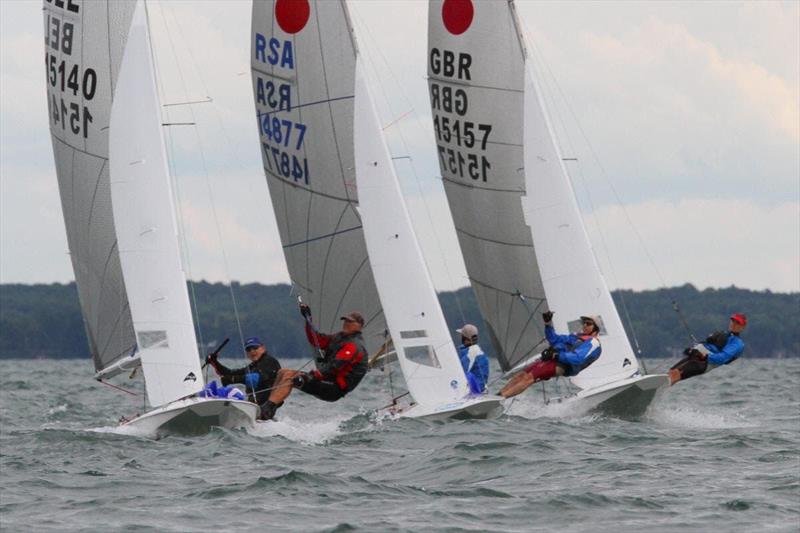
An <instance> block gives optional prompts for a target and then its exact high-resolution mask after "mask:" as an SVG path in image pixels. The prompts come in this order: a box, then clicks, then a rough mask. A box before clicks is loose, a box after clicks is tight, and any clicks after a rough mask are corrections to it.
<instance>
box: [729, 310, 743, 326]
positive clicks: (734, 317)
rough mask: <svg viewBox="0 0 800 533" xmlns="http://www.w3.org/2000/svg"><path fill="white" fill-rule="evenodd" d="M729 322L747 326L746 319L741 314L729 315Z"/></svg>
mask: <svg viewBox="0 0 800 533" xmlns="http://www.w3.org/2000/svg"><path fill="white" fill-rule="evenodd" d="M731 320H733V321H734V322H736V323H737V324H740V325H742V326H746V325H747V317H746V316H744V315H743V314H742V313H733V314H732V315H731Z"/></svg>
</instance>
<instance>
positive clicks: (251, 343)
mask: <svg viewBox="0 0 800 533" xmlns="http://www.w3.org/2000/svg"><path fill="white" fill-rule="evenodd" d="M262 344H264V343H263V342H261V339H259V338H258V337H250V338H249V339H247V340H246V341H244V349H245V350H246V349H248V348H253V347H255V346H261V345H262Z"/></svg>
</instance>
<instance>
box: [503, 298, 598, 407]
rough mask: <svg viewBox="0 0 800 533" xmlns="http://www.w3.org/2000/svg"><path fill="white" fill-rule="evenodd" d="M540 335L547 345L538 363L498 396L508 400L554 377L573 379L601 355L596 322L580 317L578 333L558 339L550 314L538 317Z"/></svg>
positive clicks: (516, 377) (517, 377)
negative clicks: (541, 332)
mask: <svg viewBox="0 0 800 533" xmlns="http://www.w3.org/2000/svg"><path fill="white" fill-rule="evenodd" d="M542 319H544V324H545V328H544V332H545V337H546V338H547V342H548V343H549V344H550V346H548V347H547V348H546V349H545V350H544V351H543V352H542V357H541V359H539V360H538V361H536V362H534V363H532V364H530V365H528V366H527V367H525V368H524V369H523V370H522V371H520V372H518V373H517V374H516V375H515V376H514V377H513V378H511V381H509V382H508V383H507V384H506V386H505V387H503V388H502V389H501V390H500V393H499V394H500V396H503V397H505V398H511V397H512V396H516V395H517V394H520V393H521V392H523V391H524V390H525V389H527V388H528V387H530V386H531V385H533V384H534V383H536V382H538V381H544V380H548V379H550V378H552V377H554V376H575V375H577V374H578V373H579V372H581V371H582V370H584V369H585V368H586V367H588V366H589V365H591V364H592V363H594V362H595V361H597V358H598V357H600V353H601V352H602V347H601V346H600V340H599V339H598V335H599V334H600V325H599V322H600V320H599V318H597V317H594V316H582V317H581V332H580V333H570V334H567V335H559V334H557V333H556V330H555V328H553V312H552V311H547V312H545V313H542Z"/></svg>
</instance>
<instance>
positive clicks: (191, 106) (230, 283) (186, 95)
mask: <svg viewBox="0 0 800 533" xmlns="http://www.w3.org/2000/svg"><path fill="white" fill-rule="evenodd" d="M159 6H160V8H161V12H162V16H163V19H164V27H165V28H166V34H167V39H168V42H169V45H170V49H171V51H172V55H173V57H174V58H175V62H176V66H177V69H176V70H177V72H178V76H179V79H180V83H181V89H182V90H183V94H184V100H186V101H187V105H186V107H187V108H188V110H189V114H190V116H191V121H192V122H196V119H195V112H194V104H192V103H191V102H190V99H189V93H188V90H187V85H186V79H185V77H184V73H183V69H182V68H181V62H180V61H179V60H178V55H177V52H176V49H175V43H174V41H173V38H172V33H171V32H170V31H169V22H168V18H167V13H168V10H167V9H165V8H164V3H163V2H159ZM171 15H172V18H173V21H174V22H173V23H174V25H175V26H176V27H177V29H178V32H179V34H180V36H181V38H182V39H184V42H185V36H184V34H183V31H182V29H181V27H180V22H178V18H177V16H176V15H175V13H174V12H173V13H171ZM188 49H189V50H188V54H189V58H190V60H191V63H192V64H193V65H196V61H195V59H194V56H193V55H192V52H191V47H188ZM195 68H196V70H197V73H198V77H199V79H200V82H201V84H202V85H203V87H204V88H205V87H206V86H205V82H204V81H203V78H202V76H201V75H200V70H199V68H197V67H195ZM206 91H207V89H206ZM203 103H205V102H203ZM212 107H213V106H212ZM192 130H193V131H194V134H195V137H196V140H197V146H198V152H199V155H200V163H201V167H202V169H203V177H204V178H205V179H204V183H205V185H206V190H207V192H208V197H209V201H210V203H211V214H212V218H213V220H214V226H215V229H216V232H217V238H218V240H219V243H220V253H221V255H222V262H223V268H224V272H225V277H226V278H227V281H228V283H227V285H228V290H229V292H230V295H231V302H232V304H233V313H234V318H235V319H236V327H237V330H238V333H239V341H240V343H241V347H242V349H244V334H243V332H242V323H241V318H240V315H239V308H238V305H237V303H236V295H235V293H234V289H233V281H232V280H231V277H230V267H229V263H228V256H227V253H226V251H225V244H224V242H225V241H224V239H223V236H222V230H221V228H220V224H219V217H218V216H217V207H216V202H215V201H214V194H213V190H212V188H211V180H210V178H209V174H208V166H207V165H206V156H205V151H204V150H203V142H202V138H201V136H200V131H199V129H198V127H197V125H196V124H195V125H193V126H192Z"/></svg>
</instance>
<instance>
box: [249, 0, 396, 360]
mask: <svg viewBox="0 0 800 533" xmlns="http://www.w3.org/2000/svg"><path fill="white" fill-rule="evenodd" d="M251 43H252V49H251V68H252V79H253V93H254V96H255V103H256V115H257V120H258V128H259V134H260V143H261V156H262V162H263V166H264V173H265V175H266V178H267V183H268V185H269V191H270V197H271V199H272V205H273V211H274V212H275V216H276V218H277V222H278V230H279V232H280V238H281V242H282V244H283V250H284V255H285V256H286V263H287V265H288V268H289V275H290V277H291V280H292V284H293V286H294V288H295V290H296V291H297V293H298V294H299V295H302V297H303V299H304V301H305V302H306V303H308V304H309V305H310V306H311V308H312V309H313V312H314V319H315V321H316V323H317V325H318V327H319V328H320V329H322V330H324V331H335V330H337V329H338V327H339V317H340V316H342V315H343V314H345V313H347V312H349V311H352V310H357V311H360V312H361V313H362V314H363V315H364V318H365V319H366V325H365V327H364V339H365V341H366V344H367V348H368V350H369V351H370V353H375V352H376V351H378V349H379V348H380V346H381V345H382V344H383V343H384V342H386V340H387V337H386V335H387V332H386V322H385V319H384V316H383V311H382V309H381V305H380V302H379V299H378V293H377V289H376V288H375V282H374V279H373V275H372V270H371V268H370V265H369V261H368V257H367V249H366V245H365V243H364V231H363V229H362V223H361V217H360V215H359V213H358V191H357V188H356V179H355V169H354V154H353V152H354V147H353V115H354V109H353V101H354V91H355V87H354V83H355V69H356V46H355V43H354V41H353V36H352V28H351V24H350V21H349V19H348V14H347V9H346V7H345V5H344V3H343V2H340V1H327V2H311V3H309V2H307V1H306V0H298V1H293V0H266V1H261V0H256V1H254V2H253V19H252V35H251Z"/></svg>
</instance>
